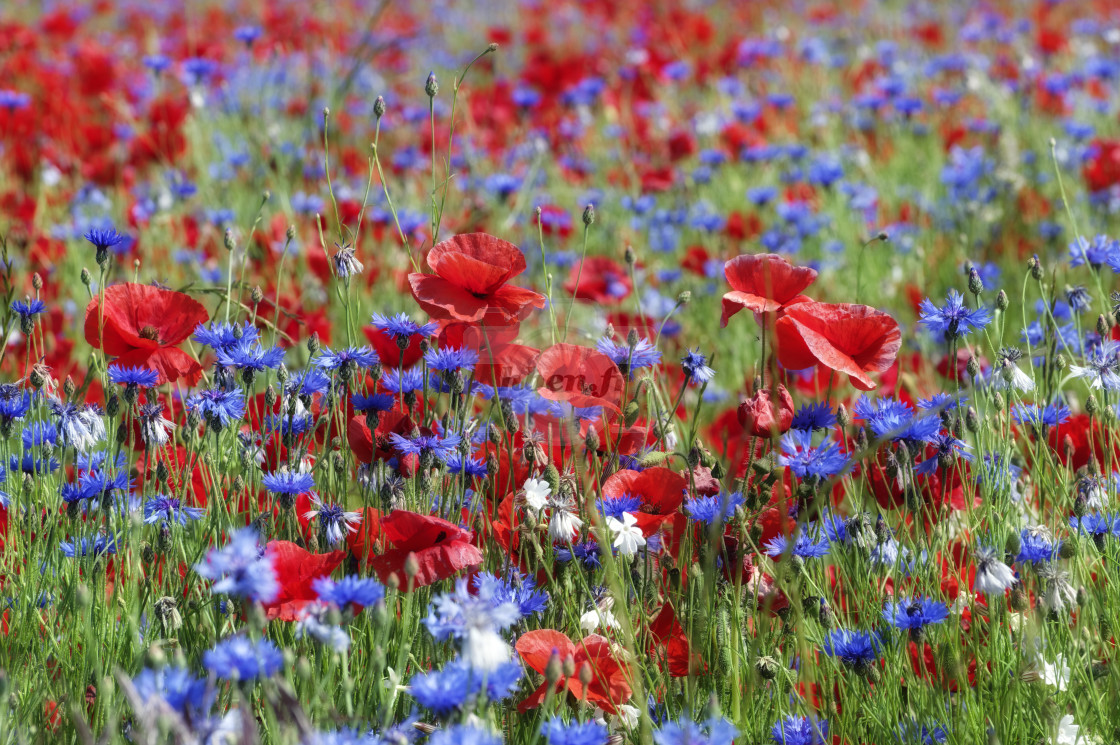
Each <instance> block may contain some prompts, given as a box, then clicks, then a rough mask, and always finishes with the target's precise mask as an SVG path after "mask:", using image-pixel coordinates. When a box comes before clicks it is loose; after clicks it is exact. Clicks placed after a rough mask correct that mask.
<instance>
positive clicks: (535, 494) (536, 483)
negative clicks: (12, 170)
mask: <svg viewBox="0 0 1120 745" xmlns="http://www.w3.org/2000/svg"><path fill="white" fill-rule="evenodd" d="M521 488H522V489H524V490H525V504H527V505H528V506H529V509H531V510H533V511H535V512H540V511H541V510H543V509H544V508H545V507H547V506H548V497H549V495H550V494H551V493H552V487H550V486H549V485H548V482H547V481H544V480H542V479H525V483H524V484H523V485H522V487H521Z"/></svg>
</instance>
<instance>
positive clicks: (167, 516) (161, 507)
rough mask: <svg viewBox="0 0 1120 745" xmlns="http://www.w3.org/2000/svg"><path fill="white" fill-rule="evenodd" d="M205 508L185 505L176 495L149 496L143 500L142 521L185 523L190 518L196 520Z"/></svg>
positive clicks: (151, 523)
mask: <svg viewBox="0 0 1120 745" xmlns="http://www.w3.org/2000/svg"><path fill="white" fill-rule="evenodd" d="M205 514H206V510H203V509H200V508H198V507H187V506H186V505H184V504H183V503H182V502H181V501H180V500H179V499H178V498H176V497H166V496H163V495H159V496H155V497H151V498H149V499H148V501H146V502H144V522H146V523H148V524H149V525H153V524H155V523H158V522H167V523H179V524H180V525H186V524H187V522H188V521H190V520H198V519H200V518H201V517H202V516H203V515H205Z"/></svg>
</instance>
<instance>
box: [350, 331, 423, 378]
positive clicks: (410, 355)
mask: <svg viewBox="0 0 1120 745" xmlns="http://www.w3.org/2000/svg"><path fill="white" fill-rule="evenodd" d="M362 333H363V334H365V335H366V340H367V341H368V342H369V343H370V346H372V347H373V351H375V352H377V356H378V358H379V359H380V360H381V364H383V365H384V366H385V367H391V368H401V369H405V370H407V369H408V368H410V367H412V366H413V365H415V364H416V363H417V362H419V361H420V358H421V357H423V356H424V350H423V349H421V348H420V343H421V342H422V341H424V337H423V336H421V335H420V334H413V335H412V336H410V337H409V338H408V345H407V346H405V348H404V353H403V354H402V353H401V348H400V347H399V346H397V340H396V339H395V338H394V337H392V336H390V335H389V334H387V333H385V332H384V331H382V330H381V329H379V328H375V327H373V326H363V327H362Z"/></svg>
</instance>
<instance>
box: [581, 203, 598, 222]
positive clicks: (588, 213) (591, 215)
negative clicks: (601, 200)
mask: <svg viewBox="0 0 1120 745" xmlns="http://www.w3.org/2000/svg"><path fill="white" fill-rule="evenodd" d="M594 222H595V205H593V204H588V205H587V206H586V207H584V208H583V224H584V226H585V227H591V226H592V224H594Z"/></svg>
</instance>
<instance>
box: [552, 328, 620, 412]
mask: <svg viewBox="0 0 1120 745" xmlns="http://www.w3.org/2000/svg"><path fill="white" fill-rule="evenodd" d="M537 372H538V373H539V374H540V376H541V379H542V380H543V381H544V385H543V386H541V387H540V388H538V389H537V393H539V394H540V395H541V396H542V397H543V398H547V399H548V400H550V401H567V402H568V403H570V404H571V405H572V406H575V407H577V408H583V407H588V406H603V407H605V408H608V409H611V410H612V411H615V412H617V411H619V408H618V403H619V401H620V400H621V399H622V387H623V378H622V373H621V372H619V369H618V365H616V364H614V361H613V360H611V358H610V357H607V356H606V355H605V354H603V353H602V352H600V351H598V350H596V349H591V348H590V347H581V346H579V345H578V344H555V345H553V346H552V347H550V348H549V349H546V350H545V351H544V352H542V353H541V357H540V359H539V360H538V361H537Z"/></svg>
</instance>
